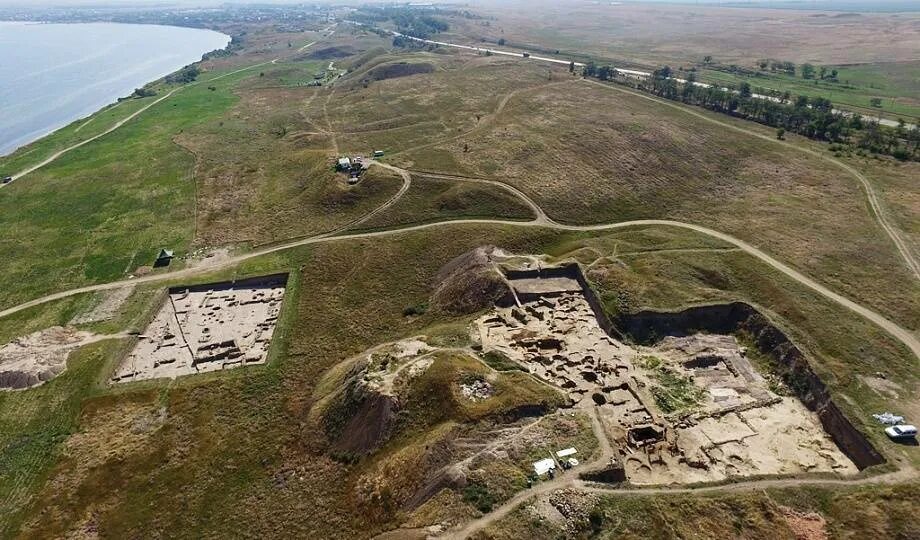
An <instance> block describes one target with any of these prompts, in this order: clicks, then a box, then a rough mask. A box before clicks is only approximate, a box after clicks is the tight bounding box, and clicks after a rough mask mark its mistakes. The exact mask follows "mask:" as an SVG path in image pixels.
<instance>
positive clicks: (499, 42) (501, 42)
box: [498, 38, 506, 47]
mask: <svg viewBox="0 0 920 540" xmlns="http://www.w3.org/2000/svg"><path fill="white" fill-rule="evenodd" d="M505 43H506V41H505V38H501V39H499V40H498V44H499V45H500V46H502V47H504V46H505Z"/></svg>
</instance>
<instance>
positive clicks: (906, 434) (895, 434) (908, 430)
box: [885, 424, 917, 440]
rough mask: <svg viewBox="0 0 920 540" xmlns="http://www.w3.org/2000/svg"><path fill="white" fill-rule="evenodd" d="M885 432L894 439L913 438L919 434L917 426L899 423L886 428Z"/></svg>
mask: <svg viewBox="0 0 920 540" xmlns="http://www.w3.org/2000/svg"><path fill="white" fill-rule="evenodd" d="M885 433H886V434H887V435H888V436H889V437H891V438H892V439H896V440H897V439H913V438H914V437H916V436H917V427H916V426H910V425H903V424H902V425H899V426H891V427H887V428H885Z"/></svg>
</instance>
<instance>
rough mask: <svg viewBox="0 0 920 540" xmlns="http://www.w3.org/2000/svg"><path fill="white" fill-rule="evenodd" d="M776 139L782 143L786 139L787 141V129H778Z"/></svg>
mask: <svg viewBox="0 0 920 540" xmlns="http://www.w3.org/2000/svg"><path fill="white" fill-rule="evenodd" d="M776 138H777V139H779V140H781V141H782V140H785V139H786V128H779V129H777V130H776Z"/></svg>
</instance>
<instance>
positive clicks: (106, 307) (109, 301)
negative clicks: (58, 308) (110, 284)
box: [70, 285, 134, 325]
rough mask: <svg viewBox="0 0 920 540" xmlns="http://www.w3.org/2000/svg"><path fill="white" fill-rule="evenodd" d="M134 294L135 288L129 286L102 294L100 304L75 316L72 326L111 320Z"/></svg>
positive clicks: (71, 322)
mask: <svg viewBox="0 0 920 540" xmlns="http://www.w3.org/2000/svg"><path fill="white" fill-rule="evenodd" d="M133 292H134V287H133V286H131V285H129V286H127V287H121V288H120V289H113V290H111V291H105V292H103V293H101V297H102V298H101V299H100V300H99V303H98V304H96V305H95V306H93V308H92V309H90V310H89V311H86V312H84V313H80V314H78V315H77V316H75V317H74V318H73V319H72V320H71V321H70V324H74V325H76V324H88V323H94V322H99V321H107V320H109V319H111V318H112V317H114V316H115V314H116V313H117V312H118V310H119V309H120V308H121V306H122V304H124V303H125V300H127V299H128V297H130V296H131V293H133Z"/></svg>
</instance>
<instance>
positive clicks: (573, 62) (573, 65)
mask: <svg viewBox="0 0 920 540" xmlns="http://www.w3.org/2000/svg"><path fill="white" fill-rule="evenodd" d="M569 73H575V61H574V60H573V61H571V62H569Z"/></svg>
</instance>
